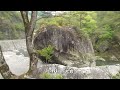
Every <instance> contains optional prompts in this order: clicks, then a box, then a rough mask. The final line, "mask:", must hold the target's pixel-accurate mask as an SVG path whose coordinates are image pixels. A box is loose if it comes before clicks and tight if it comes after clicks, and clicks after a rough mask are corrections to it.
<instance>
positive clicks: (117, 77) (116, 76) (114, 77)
mask: <svg viewBox="0 0 120 90" xmlns="http://www.w3.org/2000/svg"><path fill="white" fill-rule="evenodd" d="M112 79H120V72H119V73H118V74H116V75H115V76H112Z"/></svg>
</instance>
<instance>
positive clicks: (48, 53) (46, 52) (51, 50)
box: [37, 45, 54, 61]
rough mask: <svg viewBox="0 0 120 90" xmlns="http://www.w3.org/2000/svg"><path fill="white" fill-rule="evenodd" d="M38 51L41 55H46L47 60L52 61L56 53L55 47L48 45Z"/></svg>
mask: <svg viewBox="0 0 120 90" xmlns="http://www.w3.org/2000/svg"><path fill="white" fill-rule="evenodd" d="M37 52H38V54H40V55H41V56H43V57H45V59H46V61H50V60H51V58H52V56H53V53H54V47H53V46H51V45H48V47H45V48H43V49H42V50H37Z"/></svg>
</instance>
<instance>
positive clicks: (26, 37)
mask: <svg viewBox="0 0 120 90" xmlns="http://www.w3.org/2000/svg"><path fill="white" fill-rule="evenodd" d="M119 19H120V11H0V73H1V76H0V78H4V79H120V30H119V29H120V21H119ZM18 59H19V60H18Z"/></svg>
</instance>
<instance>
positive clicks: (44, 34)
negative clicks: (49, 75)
mask: <svg viewBox="0 0 120 90" xmlns="http://www.w3.org/2000/svg"><path fill="white" fill-rule="evenodd" d="M34 45H35V49H37V50H41V49H43V48H45V47H47V46H48V45H52V46H53V47H54V55H53V57H52V61H51V62H49V63H58V64H64V65H68V66H75V67H84V66H91V65H92V64H93V63H94V59H93V58H92V57H94V50H93V47H92V43H91V41H90V39H89V38H87V37H83V36H80V34H78V32H77V29H76V28H73V27H62V28H60V27H57V26H48V27H45V28H42V29H41V30H40V32H39V33H38V34H37V35H36V37H35V39H34ZM41 59H42V58H41ZM42 60H43V59H42Z"/></svg>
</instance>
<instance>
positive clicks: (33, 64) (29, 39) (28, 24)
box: [21, 11, 38, 74]
mask: <svg viewBox="0 0 120 90" xmlns="http://www.w3.org/2000/svg"><path fill="white" fill-rule="evenodd" d="M21 16H22V19H23V23H24V27H25V36H26V45H27V51H28V54H29V57H30V68H29V71H28V73H29V74H32V73H33V71H34V70H35V69H36V68H37V62H38V59H37V56H36V51H35V50H34V45H33V32H34V29H35V25H36V20H37V11H32V12H31V18H30V20H29V18H28V11H21Z"/></svg>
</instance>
